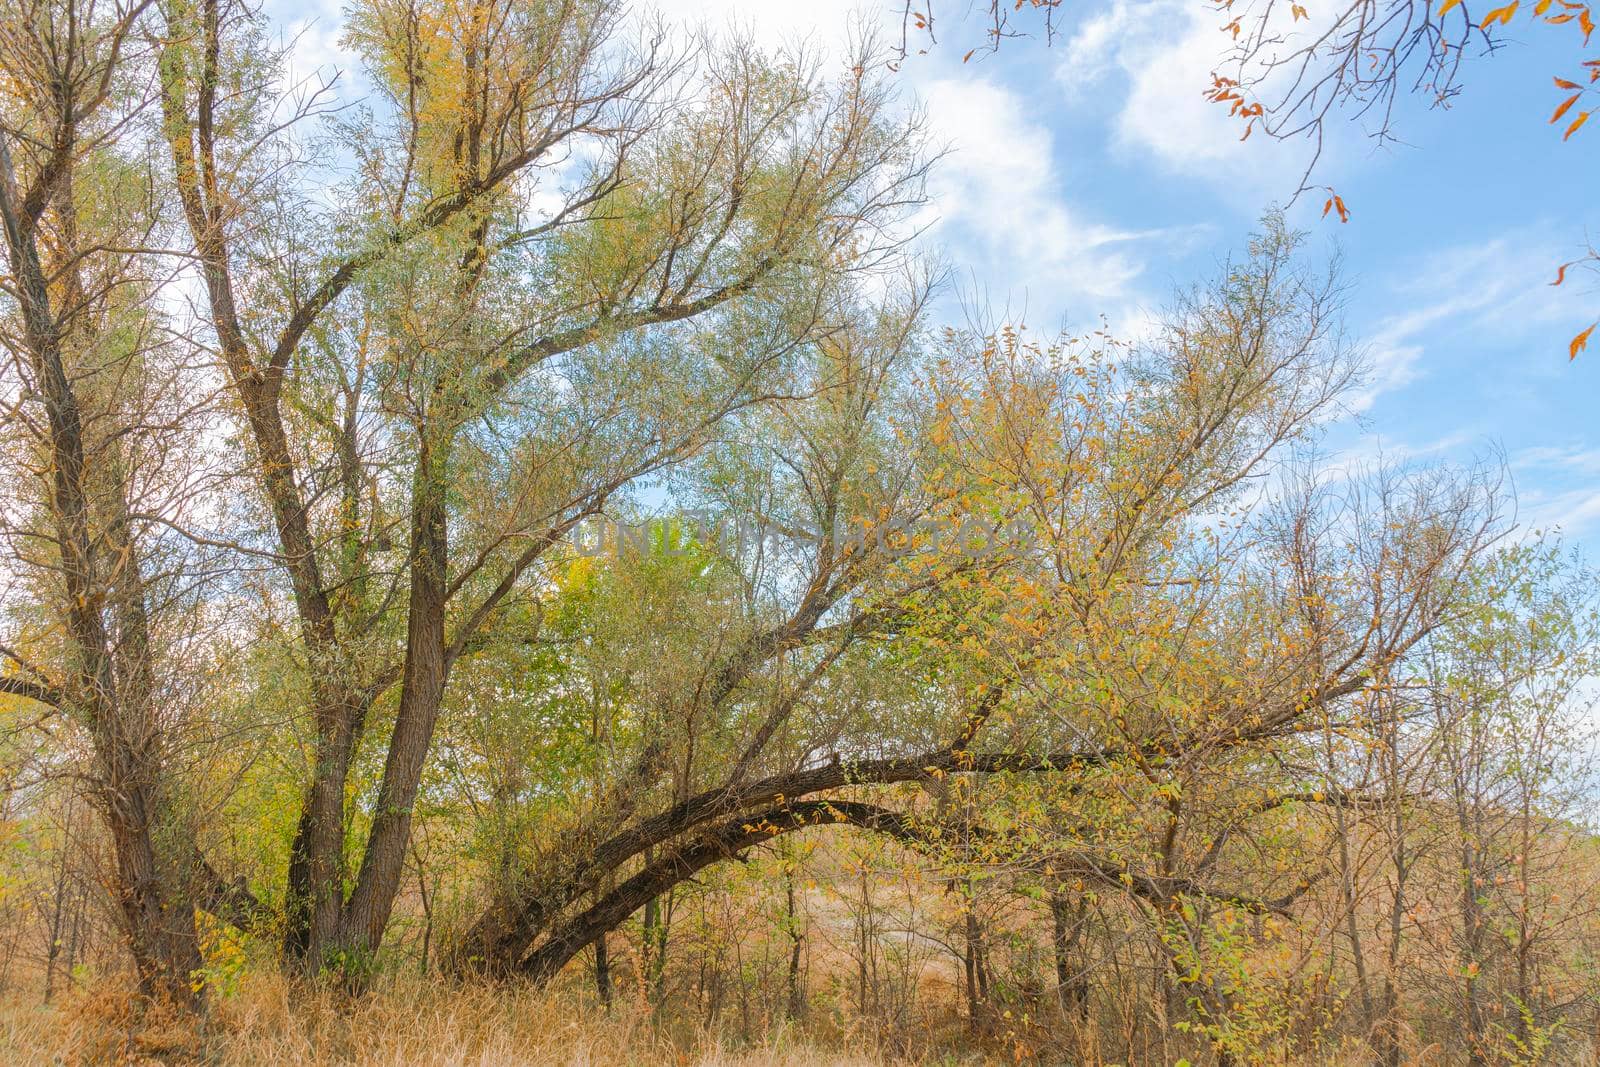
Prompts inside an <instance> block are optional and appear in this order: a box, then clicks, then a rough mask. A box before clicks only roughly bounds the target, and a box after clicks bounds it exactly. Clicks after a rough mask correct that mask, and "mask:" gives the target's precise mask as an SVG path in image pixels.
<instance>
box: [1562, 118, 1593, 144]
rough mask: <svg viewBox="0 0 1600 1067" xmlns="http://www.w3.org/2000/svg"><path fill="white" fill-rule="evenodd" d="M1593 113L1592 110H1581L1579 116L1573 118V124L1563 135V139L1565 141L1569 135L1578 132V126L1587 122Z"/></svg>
mask: <svg viewBox="0 0 1600 1067" xmlns="http://www.w3.org/2000/svg"><path fill="white" fill-rule="evenodd" d="M1591 114H1592V112H1589V111H1584V112H1580V113H1579V115H1578V117H1577V118H1575V119H1573V120H1572V125H1571V126H1568V127H1567V132H1566V133H1564V134H1562V135H1561V139H1562V140H1563V141H1565V140H1566V139H1567V138H1568V137H1571V136H1572V135H1573V134H1575V133H1577V132H1578V127H1580V126H1582V125H1583V124H1584V123H1585V122H1588V121H1589V116H1590V115H1591Z"/></svg>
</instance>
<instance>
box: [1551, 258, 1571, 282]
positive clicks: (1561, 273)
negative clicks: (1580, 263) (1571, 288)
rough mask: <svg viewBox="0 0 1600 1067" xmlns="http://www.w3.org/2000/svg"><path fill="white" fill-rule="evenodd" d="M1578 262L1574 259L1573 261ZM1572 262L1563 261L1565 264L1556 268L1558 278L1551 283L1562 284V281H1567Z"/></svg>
mask: <svg viewBox="0 0 1600 1067" xmlns="http://www.w3.org/2000/svg"><path fill="white" fill-rule="evenodd" d="M1576 262H1577V260H1573V261H1572V263H1576ZM1572 263H1563V264H1561V266H1559V267H1557V268H1556V280H1555V281H1553V282H1551V283H1550V284H1551V285H1560V284H1561V283H1562V282H1564V281H1566V280H1567V268H1568V267H1570V266H1572Z"/></svg>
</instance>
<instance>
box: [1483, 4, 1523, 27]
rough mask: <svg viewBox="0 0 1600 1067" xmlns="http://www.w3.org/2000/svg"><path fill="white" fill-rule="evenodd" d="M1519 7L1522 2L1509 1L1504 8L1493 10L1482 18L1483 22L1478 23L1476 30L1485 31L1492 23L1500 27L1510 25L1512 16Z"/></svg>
mask: <svg viewBox="0 0 1600 1067" xmlns="http://www.w3.org/2000/svg"><path fill="white" fill-rule="evenodd" d="M1520 6H1522V0H1511V3H1509V4H1507V5H1506V6H1505V7H1497V8H1495V9H1494V10H1493V11H1491V12H1489V13H1488V14H1487V15H1485V16H1483V21H1482V22H1480V23H1478V29H1480V30H1486V29H1488V28H1489V24H1490V23H1493V22H1498V23H1500V25H1502V26H1506V25H1509V24H1510V23H1511V18H1512V16H1513V15H1515V14H1516V13H1517V8H1518V7H1520Z"/></svg>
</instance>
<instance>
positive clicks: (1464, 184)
mask: <svg viewBox="0 0 1600 1067" xmlns="http://www.w3.org/2000/svg"><path fill="white" fill-rule="evenodd" d="M958 3H965V0H945V4H944V5H943V7H942V8H936V12H937V13H938V14H939V16H940V19H941V22H940V29H941V41H942V43H941V44H940V45H939V46H938V47H936V48H934V49H932V50H931V51H930V53H929V54H928V55H925V56H916V57H912V58H911V59H910V60H908V62H907V63H906V64H905V65H904V67H903V68H902V70H901V72H900V73H899V74H898V75H897V77H898V78H900V79H901V80H902V81H903V83H904V86H905V90H906V92H907V94H908V95H911V96H914V97H915V98H916V99H918V100H920V101H921V102H922V103H923V104H924V105H925V106H926V107H927V108H928V113H929V119H930V121H931V123H932V126H933V130H934V136H935V137H936V139H937V140H938V141H939V142H940V143H943V144H946V145H948V146H949V148H950V153H949V155H948V156H947V157H946V158H945V159H943V160H942V161H941V165H940V166H939V168H938V169H937V170H936V172H935V175H934V178H933V182H932V193H933V202H932V204H931V205H930V219H933V220H936V221H935V223H934V225H932V226H931V227H930V229H929V230H928V231H927V233H926V234H925V237H924V240H926V241H927V242H928V243H929V245H930V246H931V247H935V248H937V249H938V250H939V254H940V255H941V256H942V257H943V258H944V259H945V260H946V261H947V262H948V263H949V264H950V265H951V266H952V267H953V268H954V269H955V273H956V275H957V277H958V278H959V279H960V280H961V281H962V282H963V284H964V285H966V286H968V287H971V286H973V285H974V284H975V285H976V286H978V287H979V288H980V289H982V290H983V291H984V293H985V294H986V296H987V298H988V300H989V302H990V303H991V304H992V305H993V306H995V307H1004V306H1009V307H1010V308H1012V309H1014V310H1020V309H1024V308H1025V309H1026V320H1027V322H1028V324H1029V325H1030V326H1033V327H1036V328H1040V329H1046V330H1053V329H1054V328H1056V327H1058V326H1062V325H1070V326H1078V327H1088V326H1092V325H1094V324H1095V323H1096V322H1097V321H1098V318H1099V316H1101V315H1105V316H1106V317H1107V318H1108V319H1109V320H1110V321H1111V323H1112V324H1113V327H1114V328H1115V329H1117V330H1119V331H1125V332H1132V331H1135V330H1137V329H1138V328H1139V325H1140V324H1141V323H1143V322H1147V321H1148V320H1149V317H1150V316H1151V315H1152V314H1153V313H1154V312H1155V311H1156V310H1158V309H1159V307H1160V306H1161V305H1162V303H1163V302H1164V301H1165V299H1166V298H1167V297H1168V295H1169V294H1170V293H1171V292H1172V291H1173V289H1174V288H1175V287H1178V286H1181V285H1184V284H1187V283H1189V282H1192V281H1195V280H1197V279H1199V278H1201V277H1203V276H1204V275H1205V274H1206V273H1207V272H1208V271H1209V270H1210V269H1211V268H1213V267H1214V266H1215V264H1216V263H1217V262H1218V261H1219V260H1220V259H1221V258H1222V257H1224V256H1226V255H1227V254H1228V252H1229V251H1230V250H1231V249H1236V248H1238V247H1239V246H1240V244H1241V243H1242V242H1243V240H1244V238H1245V237H1246V235H1247V234H1248V233H1249V231H1250V230H1251V228H1252V226H1253V225H1254V223H1255V221H1256V220H1257V219H1258V218H1259V217H1260V215H1261V213H1262V212H1263V211H1264V210H1265V209H1266V208H1268V207H1269V206H1270V205H1273V204H1275V203H1276V204H1283V203H1285V202H1287V201H1288V199H1289V198H1290V197H1291V196H1292V194H1293V193H1294V191H1295V189H1296V188H1297V186H1298V182H1299V176H1300V174H1301V171H1302V169H1303V167H1304V164H1305V161H1306V158H1307V153H1308V151H1309V147H1308V146H1307V145H1306V144H1303V143H1288V144H1285V143H1278V142H1272V141H1270V140H1268V139H1266V138H1263V137H1260V136H1255V137H1252V138H1251V139H1250V140H1249V141H1247V142H1244V143H1240V142H1239V141H1238V140H1237V138H1238V132H1239V128H1238V127H1237V125H1235V124H1234V123H1232V122H1230V121H1228V120H1227V119H1226V118H1225V112H1224V110H1223V109H1222V108H1219V107H1217V106H1216V105H1213V104H1210V103H1207V102H1206V101H1205V100H1204V99H1203V97H1202V91H1203V90H1204V89H1205V87H1206V86H1207V85H1208V84H1209V77H1208V73H1209V71H1210V70H1212V69H1213V68H1214V67H1215V65H1216V62H1217V59H1218V57H1219V55H1220V53H1221V50H1222V49H1223V47H1224V46H1225V44H1226V39H1225V37H1224V35H1223V34H1222V33H1221V31H1220V30H1219V26H1220V23H1221V20H1220V19H1219V18H1218V16H1217V14H1216V12H1215V11H1214V10H1213V9H1212V7H1211V5H1210V4H1209V3H1207V2H1206V0H1091V2H1085V3H1081V4H1069V5H1064V6H1063V8H1062V10H1061V12H1060V24H1061V30H1062V33H1061V37H1060V38H1059V39H1058V40H1057V41H1056V43H1055V44H1054V46H1053V47H1046V46H1045V45H1044V44H1043V43H1042V42H1040V41H1036V40H1018V41H1011V42H1008V43H1007V44H1006V46H1005V47H1004V48H1003V49H1002V50H1001V52H1000V53H999V55H997V56H989V57H982V56H979V57H974V59H973V60H972V61H971V62H970V63H967V64H963V63H962V62H961V56H962V53H963V52H965V51H966V49H967V48H968V47H970V46H971V44H972V43H975V42H976V41H977V40H978V39H979V38H978V36H977V35H978V33H979V32H980V31H979V27H978V25H977V23H976V22H969V23H967V24H965V25H961V24H958V19H957V16H958V15H959V14H960V11H959V10H956V8H957V4H958ZM653 6H654V7H655V8H656V9H657V10H660V11H662V12H663V14H665V15H666V16H667V17H668V18H670V19H673V20H675V21H679V22H683V23H691V24H704V25H707V26H710V27H712V28H718V27H724V26H727V25H729V24H730V23H737V24H739V25H741V26H742V27H744V28H746V29H747V30H749V31H752V32H754V33H755V35H756V36H757V38H758V39H759V40H761V41H762V42H763V43H767V44H772V45H777V44H780V43H782V42H786V41H794V40H797V39H806V40H809V41H810V42H811V44H812V45H814V46H815V47H819V48H823V49H834V50H838V49H840V48H841V47H842V45H843V42H844V40H845V36H846V32H845V28H846V27H847V26H849V25H850V24H851V21H852V20H853V19H854V20H859V21H861V22H864V23H866V24H868V25H878V26H880V27H882V28H884V29H885V30H886V31H891V32H895V33H897V32H898V26H899V23H898V14H897V11H898V8H899V4H898V2H895V0H881V2H879V3H876V4H862V3H860V2H857V0H810V2H806V0H800V2H794V0H786V2H782V3H780V2H779V0H712V2H709V3H707V2H704V0H702V2H695V0H664V2H662V3H658V4H655V5H653ZM1313 6H1314V5H1313ZM641 9H642V8H641ZM268 11H269V13H270V14H272V15H273V16H274V17H275V18H277V19H279V20H281V22H282V24H283V26H285V27H286V28H287V29H289V30H290V31H291V32H295V31H298V32H300V33H301V37H300V44H299V48H298V54H297V56H296V65H297V66H300V67H301V68H302V69H305V68H308V67H313V66H327V65H337V66H339V67H341V68H343V69H344V70H346V71H350V70H351V68H352V66H353V64H351V63H350V61H349V59H348V57H347V56H343V55H342V54H341V52H340V49H339V47H338V43H337V39H338V27H339V22H340V16H339V11H338V7H337V5H332V4H329V5H323V6H319V5H317V4H315V3H307V2H306V0H272V2H270V3H269V4H268ZM1563 29H1565V28H1563ZM1581 58H1583V57H1582V55H1581V54H1580V52H1579V49H1578V43H1577V35H1576V34H1572V33H1567V32H1563V31H1562V30H1557V29H1556V28H1554V27H1548V28H1547V27H1542V26H1534V25H1530V24H1528V23H1526V22H1524V21H1522V20H1518V22H1517V23H1516V25H1515V26H1514V27H1512V31H1511V33H1510V34H1509V37H1508V40H1507V42H1506V45H1505V47H1504V48H1503V49H1502V50H1501V51H1499V52H1498V53H1496V54H1494V55H1492V56H1486V57H1482V58H1477V59H1474V60H1472V61H1471V62H1469V64H1468V65H1467V67H1466V69H1465V72H1464V75H1463V83H1464V86H1465V89H1464V92H1463V93H1462V94H1461V95H1460V96H1459V97H1457V98H1456V99H1455V101H1454V102H1453V103H1452V106H1451V107H1450V108H1449V109H1448V110H1430V109H1428V108H1427V107H1426V106H1425V105H1424V103H1423V102H1422V101H1419V100H1406V101H1404V102H1403V103H1402V105H1401V106H1400V108H1399V109H1398V114H1397V132H1398V135H1399V136H1400V137H1401V138H1402V140H1403V141H1404V143H1403V144H1398V145H1394V144H1391V145H1388V146H1386V147H1382V148H1376V147H1375V146H1374V144H1373V143H1372V141H1371V140H1370V138H1368V137H1367V136H1366V135H1365V130H1364V128H1363V126H1362V125H1361V124H1360V123H1358V122H1340V123H1339V124H1338V125H1337V128H1336V130H1335V132H1334V134H1333V136H1332V137H1331V138H1330V140H1329V143H1328V145H1327V147H1326V148H1325V151H1324V154H1323V157H1322V160H1321V162H1320V164H1319V166H1318V170H1317V173H1316V178H1315V180H1316V181H1317V182H1318V183H1319V184H1329V185H1332V186H1334V187H1336V188H1337V189H1338V191H1339V193H1340V194H1341V195H1342V196H1343V197H1344V199H1345V201H1346V202H1347V204H1348V205H1349V207H1350V210H1351V212H1352V214H1351V218H1350V221H1349V222H1348V223H1347V224H1343V225H1341V224H1339V223H1338V222H1337V221H1336V220H1335V219H1334V218H1333V217H1332V216H1330V217H1329V218H1327V219H1324V218H1322V217H1321V210H1322V205H1323V201H1324V199H1325V194H1324V195H1316V194H1308V195H1307V196H1305V197H1303V198H1302V199H1301V201H1300V202H1298V203H1296V204H1294V205H1293V206H1292V207H1291V208H1290V213H1289V214H1290V220H1291V222H1292V223H1293V224H1294V225H1296V226H1298V227H1300V228H1303V229H1306V230H1308V231H1309V232H1310V234H1311V238H1312V245H1313V248H1317V247H1321V248H1324V249H1328V250H1332V249H1333V248H1335V247H1337V248H1338V249H1339V251H1340V252H1341V253H1342V256H1343V260H1344V270H1345V277H1346V280H1347V282H1348V283H1349V285H1350V293H1349V304H1348V313H1347V324H1348V328H1349V331H1350V333H1351V335H1352V336H1353V337H1354V338H1355V339H1356V340H1357V341H1358V342H1359V343H1361V344H1362V345H1364V346H1365V348H1366V350H1367V352H1368V353H1369V357H1370V360H1371V364H1372V368H1373V370H1372V380H1371V383H1370V385H1369V387H1368V389H1367V391H1366V392H1365V393H1364V394H1363V395H1362V396H1361V397H1360V398H1359V402H1358V404H1357V406H1358V407H1359V408H1360V410H1359V412H1358V413H1355V414H1353V415H1352V416H1351V417H1350V418H1349V419H1348V420H1346V422H1345V423H1344V424H1342V425H1341V426H1339V427H1337V428H1336V429H1335V431H1334V432H1333V434H1332V436H1331V438H1330V440H1329V443H1328V446H1329V447H1330V448H1332V449H1334V450H1336V451H1337V453H1338V455H1339V457H1340V458H1341V459H1345V460H1360V459H1364V458H1368V457H1376V456H1377V455H1379V454H1380V453H1381V454H1382V455H1384V456H1385V457H1388V458H1391V459H1403V458H1413V457H1414V458H1417V459H1419V460H1431V459H1446V460H1451V459H1461V460H1464V459H1469V458H1471V457H1473V456H1474V455H1479V454H1483V453H1486V452H1489V451H1494V450H1498V451H1500V452H1502V453H1503V455H1504V457H1505V459H1506V461H1507V462H1508V464H1509V465H1510V467H1511V471H1512V474H1513V476H1514V479H1515V483H1516V488H1517V494H1518V501H1519V507H1518V516H1519V519H1520V520H1521V521H1522V522H1523V523H1524V524H1526V525H1539V526H1547V527H1548V526H1555V525H1559V526H1561V527H1562V528H1563V530H1564V531H1565V532H1566V533H1567V534H1568V535H1569V537H1571V538H1572V539H1574V540H1576V541H1578V542H1580V543H1583V544H1585V545H1586V547H1588V548H1589V549H1590V554H1591V556H1592V555H1593V546H1595V545H1600V432H1597V431H1596V430H1594V429H1593V428H1592V427H1593V426H1594V415H1593V400H1594V398H1595V397H1596V395H1597V392H1600V391H1597V389H1596V386H1597V385H1600V343H1597V344H1596V345H1594V346H1592V347H1591V349H1590V351H1589V353H1587V354H1585V355H1582V356H1580V357H1579V358H1578V360H1577V361H1576V362H1569V361H1568V359H1567V353H1566V344H1567V339H1568V338H1570V337H1571V336H1572V335H1573V334H1574V333H1576V332H1577V331H1578V330H1580V329H1582V328H1583V326H1585V325H1587V324H1588V322H1589V321H1591V320H1592V319H1593V318H1594V317H1595V315H1596V314H1600V287H1597V286H1596V285H1594V284H1593V282H1592V281H1591V280H1590V279H1591V278H1592V276H1582V275H1580V276H1578V277H1576V278H1575V279H1574V280H1571V281H1569V282H1568V284H1567V285H1565V286H1563V287H1561V288H1559V289H1557V288H1552V287H1551V286H1550V285H1549V282H1550V281H1551V280H1552V279H1553V278H1554V276H1555V269H1556V267H1557V265H1558V264H1560V263H1562V262H1564V261H1566V260H1570V259H1574V258H1576V257H1577V256H1578V255H1579V253H1580V252H1581V250H1582V247H1583V244H1584V242H1585V239H1586V237H1593V238H1594V239H1595V240H1596V241H1597V242H1600V196H1597V195H1596V194H1597V192H1600V127H1597V128H1592V129H1589V130H1586V131H1584V132H1583V133H1580V134H1578V135H1577V136H1575V137H1574V138H1573V139H1572V140H1571V141H1568V142H1566V143H1562V141H1561V138H1560V129H1559V128H1558V127H1552V126H1549V125H1547V123H1546V119H1547V118H1548V117H1549V114H1550V112H1551V111H1552V109H1553V108H1554V107H1555V105H1556V103H1557V102H1559V100H1560V95H1559V94H1558V93H1557V91H1556V90H1555V88H1554V86H1553V85H1552V83H1551V76H1552V75H1553V74H1555V73H1562V74H1565V75H1567V76H1569V77H1570V76H1572V72H1573V71H1575V70H1576V69H1577V62H1578V60H1579V59H1581ZM347 76H348V75H347Z"/></svg>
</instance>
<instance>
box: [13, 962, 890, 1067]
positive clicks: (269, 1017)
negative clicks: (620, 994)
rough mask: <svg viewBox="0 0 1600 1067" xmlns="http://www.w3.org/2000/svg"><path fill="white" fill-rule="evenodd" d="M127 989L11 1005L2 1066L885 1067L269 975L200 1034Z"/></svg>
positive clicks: (546, 995) (505, 1004) (604, 1015)
mask: <svg viewBox="0 0 1600 1067" xmlns="http://www.w3.org/2000/svg"><path fill="white" fill-rule="evenodd" d="M129 1004H130V998H129V997H128V995H127V990H126V989H123V988H121V987H118V986H112V985H102V986H99V987H95V988H90V989H87V990H84V991H80V992H76V993H74V994H72V995H69V996H67V997H63V998H58V1000H57V1001H56V1003H54V1004H51V1005H48V1006H46V1005H42V1004H40V1003H38V1001H37V998H32V997H28V996H15V995H11V996H8V997H7V999H6V1001H5V1002H4V1003H3V1004H0V1064H5V1065H11V1064H16V1065H18V1067H21V1065H27V1067H37V1065H45V1064H59V1065H62V1067H78V1065H84V1067H88V1065H95V1067H98V1065H102V1064H104V1065H139V1067H153V1065H155V1064H163V1065H170V1067H177V1065H187V1064H194V1065H202V1064H203V1065H206V1067H280V1065H281V1067H310V1065H313V1064H315V1065H318V1067H325V1065H326V1067H547V1065H548V1067H556V1065H562V1067H567V1065H574V1067H589V1065H595V1067H601V1065H607V1067H609V1065H613V1064H616V1065H633V1064H638V1065H641V1067H643V1065H651V1067H654V1065H658V1064H681V1065H700V1067H823V1065H829V1067H833V1065H838V1067H846V1065H848V1067H879V1065H883V1064H887V1063H889V1062H891V1061H889V1060H886V1059H884V1058H882V1057H879V1056H876V1055H873V1054H870V1053H853V1052H849V1051H839V1050H829V1049H825V1048H822V1047H820V1046H818V1045H817V1044H815V1043H813V1042H811V1041H810V1040H809V1039H808V1038H807V1037H806V1036H805V1035H804V1034H802V1033H801V1032H799V1031H797V1030H793V1029H779V1030H776V1031H774V1032H771V1033H769V1034H768V1035H766V1036H765V1037H764V1038H763V1039H762V1041H761V1042H760V1043H759V1044H758V1045H755V1046H745V1047H734V1045H733V1044H731V1043H729V1042H728V1041H726V1040H724V1039H723V1038H722V1037H721V1036H719V1035H717V1034H715V1033H708V1032H699V1033H693V1032H690V1033H677V1034H672V1033H669V1032H667V1030H665V1029H663V1028H661V1027H657V1026H655V1025H654V1024H653V1023H652V1021H651V1019H650V1015H649V1013H648V1011H647V1010H645V1009H643V1008H642V1007H639V1006H635V1005H621V1004H619V1005H617V1006H615V1007H613V1008H612V1009H611V1010H610V1011H606V1010H604V1009H602V1008H600V1007H599V1006H597V1005H596V1004H594V1003H593V1002H592V1001H591V1000H585V999H581V998H578V997H576V996H574V995H572V994H569V993H565V992H559V991H557V992H543V993H540V992H535V991H532V990H528V989H517V988H498V989H495V988H488V987H483V986H457V985H451V984H442V983H440V984H431V983H425V982H422V981H420V980H415V979H411V980H395V981H390V982H387V983H386V984H384V985H383V986H382V987H380V988H378V989H376V990H374V991H372V992H371V993H369V994H367V995H366V996H363V997H360V998H349V997H344V996H341V995H339V994H337V993H334V992H331V991H328V990H325V989H308V988H305V987H301V986H297V985H295V984H293V983H290V982H288V981H285V980H284V979H282V978H279V977H276V976H271V975H252V976H247V977H246V978H244V979H243V980H242V981H241V983H240V985H239V988H238V990H237V991H236V992H234V993H233V994H232V995H229V996H226V997H216V998H213V1000H212V1002H211V1005H210V1009H209V1011H208V1012H207V1015H206V1018H205V1019H204V1020H202V1021H201V1022H199V1023H195V1022H193V1021H189V1020H186V1019H184V1018H182V1017H178V1016H173V1015H171V1014H166V1015H164V1014H163V1013H161V1012H159V1011H154V1010H146V1011H145V1012H143V1013H138V1014H136V1013H135V1012H134V1011H133V1010H132V1009H131V1008H130V1007H129Z"/></svg>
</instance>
